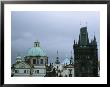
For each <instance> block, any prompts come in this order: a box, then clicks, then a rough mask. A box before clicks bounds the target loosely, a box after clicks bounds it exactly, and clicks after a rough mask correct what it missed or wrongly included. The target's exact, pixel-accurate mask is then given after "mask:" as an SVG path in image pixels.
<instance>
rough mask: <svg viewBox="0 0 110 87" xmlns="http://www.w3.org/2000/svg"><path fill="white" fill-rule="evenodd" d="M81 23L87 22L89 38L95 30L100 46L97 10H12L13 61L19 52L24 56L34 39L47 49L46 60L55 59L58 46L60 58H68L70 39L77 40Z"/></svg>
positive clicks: (70, 48)
mask: <svg viewBox="0 0 110 87" xmlns="http://www.w3.org/2000/svg"><path fill="white" fill-rule="evenodd" d="M86 22H87V23H86ZM83 26H87V30H88V34H89V40H90V41H91V39H93V37H94V34H95V36H96V39H97V43H98V49H99V45H100V44H99V39H100V37H99V36H100V13H99V12H89V11H87V12H85V11H82V12H81V11H68V12H66V11H64V12H63V11H59V12H57V11H45V12H44V11H12V12H11V33H12V34H11V35H12V36H11V40H12V42H11V48H12V49H11V52H12V53H11V55H12V63H14V62H15V60H16V57H17V56H18V55H20V56H22V57H23V56H25V55H26V54H27V51H28V50H29V48H31V47H33V45H34V41H37V40H38V41H39V42H40V45H41V48H43V49H44V50H45V51H46V54H47V56H48V57H49V62H55V59H56V56H57V50H58V52H59V58H60V61H63V60H64V59H65V58H68V59H69V58H70V56H71V51H72V52H73V42H74V40H77V41H78V37H79V32H80V27H83ZM73 56H74V55H73Z"/></svg>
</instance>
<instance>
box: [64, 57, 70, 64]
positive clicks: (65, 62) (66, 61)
mask: <svg viewBox="0 0 110 87" xmlns="http://www.w3.org/2000/svg"><path fill="white" fill-rule="evenodd" d="M62 64H70V60H69V59H68V58H67V57H66V58H65V59H64V61H63V62H62Z"/></svg>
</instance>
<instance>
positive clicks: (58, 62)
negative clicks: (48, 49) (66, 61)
mask: <svg viewBox="0 0 110 87" xmlns="http://www.w3.org/2000/svg"><path fill="white" fill-rule="evenodd" d="M55 63H56V64H60V61H59V57H58V50H57V58H56V61H55Z"/></svg>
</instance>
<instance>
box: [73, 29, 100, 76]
mask: <svg viewBox="0 0 110 87" xmlns="http://www.w3.org/2000/svg"><path fill="white" fill-rule="evenodd" d="M73 50H74V66H75V67H74V74H75V77H97V76H98V52H97V51H98V49H97V42H96V38H95V36H94V39H93V40H92V41H91V42H89V38H88V32H87V27H81V29H80V34H79V40H78V43H77V42H76V41H75V40H74V45H73Z"/></svg>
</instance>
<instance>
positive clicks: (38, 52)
mask: <svg viewBox="0 0 110 87" xmlns="http://www.w3.org/2000/svg"><path fill="white" fill-rule="evenodd" d="M27 56H46V53H45V52H44V50H43V49H42V48H41V47H40V43H39V42H38V41H37V42H34V47H32V48H31V49H29V51H28V54H27Z"/></svg>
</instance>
